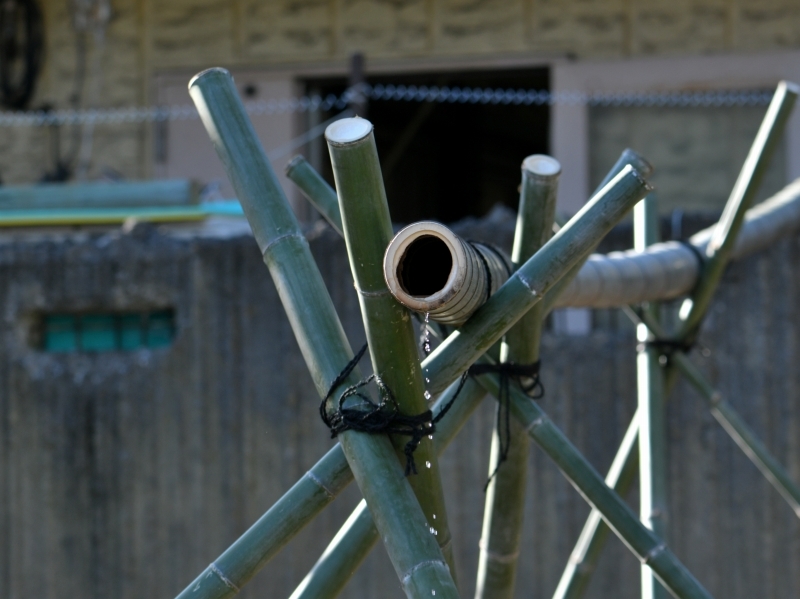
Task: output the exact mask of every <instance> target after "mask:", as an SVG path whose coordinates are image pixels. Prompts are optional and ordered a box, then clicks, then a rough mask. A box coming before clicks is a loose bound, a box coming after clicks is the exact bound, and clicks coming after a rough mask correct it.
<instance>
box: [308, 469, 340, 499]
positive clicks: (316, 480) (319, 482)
mask: <svg viewBox="0 0 800 599" xmlns="http://www.w3.org/2000/svg"><path fill="white" fill-rule="evenodd" d="M306 477H307V478H308V479H309V480H311V481H312V482H313V483H315V484H316V485H317V486H318V487H319V488H320V489H322V490H323V491H325V494H326V495H327V496H328V497H330V498H331V499H333V498H334V497H336V494H335V493H334V492H333V491H331V490H330V489H329V488H328V487H326V486H325V483H323V482H322V480H321V479H320V478H319V477H318V476H317V475H316V474H314V473H313V472H312V471H311V470H309V471H308V472H306Z"/></svg>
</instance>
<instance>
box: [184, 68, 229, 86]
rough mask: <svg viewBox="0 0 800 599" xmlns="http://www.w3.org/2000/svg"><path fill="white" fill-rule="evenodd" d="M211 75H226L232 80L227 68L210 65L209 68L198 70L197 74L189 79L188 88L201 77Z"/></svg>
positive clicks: (204, 77)
mask: <svg viewBox="0 0 800 599" xmlns="http://www.w3.org/2000/svg"><path fill="white" fill-rule="evenodd" d="M212 75H222V76H223V77H228V78H229V79H231V80H233V75H231V73H230V71H229V70H228V69H223V68H222V67H211V68H210V69H206V70H204V71H200V72H199V73H197V75H195V76H194V77H192V78H191V79H189V86H188V87H189V89H192V87H194V86H195V85H196V84H197V83H199V82H200V80H201V79H206V78H207V77H210V76H212Z"/></svg>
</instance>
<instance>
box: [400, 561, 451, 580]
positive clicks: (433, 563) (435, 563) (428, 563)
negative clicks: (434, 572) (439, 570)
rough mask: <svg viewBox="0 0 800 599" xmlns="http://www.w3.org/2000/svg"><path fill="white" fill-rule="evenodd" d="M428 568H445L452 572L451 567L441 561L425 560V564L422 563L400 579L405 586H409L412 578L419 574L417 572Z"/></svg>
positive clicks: (412, 567)
mask: <svg viewBox="0 0 800 599" xmlns="http://www.w3.org/2000/svg"><path fill="white" fill-rule="evenodd" d="M428 566H443V567H444V568H445V569H446V570H447V571H448V572H449V571H450V567H449V566H448V565H447V564H446V563H445V562H444V561H442V560H440V559H429V560H425V561H424V562H420V563H418V564H416V565H414V566H411V568H410V569H409V570H408V572H406V573H405V574H404V575H403V577H402V578H401V579H400V580H401V582H402V584H403V586H405V585H406V584H408V581H409V580H411V577H412V576H413V575H414V574H415V573H416V572H417V570H421V569H422V568H426V567H428Z"/></svg>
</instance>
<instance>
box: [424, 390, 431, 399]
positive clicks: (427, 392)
mask: <svg viewBox="0 0 800 599" xmlns="http://www.w3.org/2000/svg"><path fill="white" fill-rule="evenodd" d="M430 398H431V392H430V391H425V399H430Z"/></svg>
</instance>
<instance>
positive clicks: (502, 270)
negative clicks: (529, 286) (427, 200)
mask: <svg viewBox="0 0 800 599" xmlns="http://www.w3.org/2000/svg"><path fill="white" fill-rule="evenodd" d="M510 262H511V261H510V260H509V259H508V257H507V256H505V254H503V253H502V252H501V251H500V250H498V249H495V248H493V247H491V246H489V245H486V244H483V243H478V242H473V241H464V240H463V239H461V238H460V237H458V236H457V235H455V234H454V233H453V232H452V231H451V230H450V229H448V228H447V227H445V226H444V225H441V224H439V223H436V222H432V221H422V222H418V223H414V224H413V225H409V226H407V227H406V228H405V229H403V230H402V231H400V232H399V233H398V234H397V235H395V237H394V239H392V241H391V243H390V244H389V246H388V247H387V248H386V253H385V255H384V259H383V274H384V277H385V278H386V284H387V286H388V287H389V291H390V292H391V293H392V295H393V296H394V297H395V299H396V300H397V301H398V302H400V303H401V304H403V305H404V306H406V307H407V308H408V309H410V310H414V311H416V312H420V313H423V314H429V315H430V319H431V320H435V321H436V322H441V323H442V324H448V325H460V324H462V323H463V322H464V321H466V320H467V318H469V317H470V315H471V314H472V313H473V312H475V310H477V309H478V308H479V307H480V306H481V304H483V303H484V302H485V301H486V300H487V299H489V297H491V296H492V294H493V293H494V292H495V291H497V290H498V289H500V286H501V285H502V284H503V283H505V282H506V280H507V279H508V277H509V275H510V274H511V263H510Z"/></svg>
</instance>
